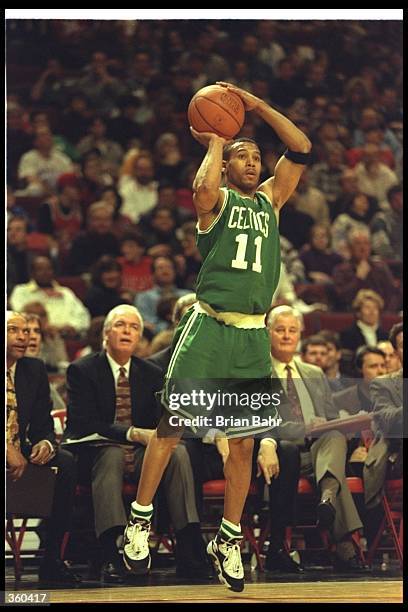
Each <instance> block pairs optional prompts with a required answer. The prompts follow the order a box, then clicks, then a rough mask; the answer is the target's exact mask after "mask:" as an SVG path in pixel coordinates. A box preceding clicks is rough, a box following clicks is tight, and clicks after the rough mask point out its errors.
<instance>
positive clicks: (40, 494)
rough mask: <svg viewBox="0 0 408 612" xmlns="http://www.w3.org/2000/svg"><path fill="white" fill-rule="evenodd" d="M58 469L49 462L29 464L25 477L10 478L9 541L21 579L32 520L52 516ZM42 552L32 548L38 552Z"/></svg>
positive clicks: (18, 576)
mask: <svg viewBox="0 0 408 612" xmlns="http://www.w3.org/2000/svg"><path fill="white" fill-rule="evenodd" d="M57 472H58V468H56V467H49V466H47V465H44V466H37V465H34V464H32V463H29V464H28V466H27V468H26V470H25V472H24V474H23V475H22V477H21V478H20V479H19V480H17V481H15V482H14V481H12V480H11V478H10V477H9V476H8V475H7V479H6V532H5V536H6V541H7V543H8V545H9V546H10V549H11V552H12V554H13V561H14V576H15V579H16V580H20V578H21V575H22V567H23V566H22V560H21V549H22V545H23V540H24V536H25V534H26V533H27V531H33V530H35V527H30V526H29V525H28V521H29V520H31V519H44V518H48V517H49V516H50V514H51V510H52V502H53V498H54V487H55V478H56V474H57ZM37 552H38V551H30V553H34V554H36V553H37Z"/></svg>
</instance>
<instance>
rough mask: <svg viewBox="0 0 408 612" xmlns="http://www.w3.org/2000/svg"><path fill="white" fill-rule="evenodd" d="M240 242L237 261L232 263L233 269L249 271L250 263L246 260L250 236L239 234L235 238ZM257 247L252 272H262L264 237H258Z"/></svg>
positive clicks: (236, 256) (255, 241)
mask: <svg viewBox="0 0 408 612" xmlns="http://www.w3.org/2000/svg"><path fill="white" fill-rule="evenodd" d="M235 241H236V242H238V248H237V252H236V253H235V259H233V260H232V261H231V266H232V268H238V269H239V270H247V269H248V261H247V260H246V259H245V255H246V250H247V245H248V234H238V236H237V237H236V238H235ZM254 244H255V247H256V252H255V261H254V262H253V263H252V270H253V271H254V272H259V273H261V272H262V265H261V248H262V236H257V237H256V238H255V240H254Z"/></svg>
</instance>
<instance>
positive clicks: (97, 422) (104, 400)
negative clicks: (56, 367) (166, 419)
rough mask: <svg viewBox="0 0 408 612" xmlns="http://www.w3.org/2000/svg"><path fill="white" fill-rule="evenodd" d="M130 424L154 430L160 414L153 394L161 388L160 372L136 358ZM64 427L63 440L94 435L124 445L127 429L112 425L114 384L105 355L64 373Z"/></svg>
mask: <svg viewBox="0 0 408 612" xmlns="http://www.w3.org/2000/svg"><path fill="white" fill-rule="evenodd" d="M129 379H130V387H131V402H132V424H133V425H134V426H135V427H141V428H145V429H155V428H156V426H157V424H158V421H159V418H160V414H161V409H160V407H159V404H158V402H157V400H156V397H155V393H156V392H157V391H160V390H161V388H162V376H161V372H160V370H159V369H158V368H157V367H156V366H154V365H153V364H150V363H147V362H146V361H143V360H142V359H139V358H137V357H132V358H131V365H130V374H129ZM67 389H68V404H67V426H66V430H65V433H64V436H63V441H64V440H65V439H66V438H80V437H83V436H87V435H90V434H93V433H98V434H99V435H101V436H105V437H107V438H111V439H112V440H116V441H118V442H121V443H124V442H125V443H126V432H127V430H128V429H129V428H128V427H127V426H126V425H123V424H120V423H114V421H115V411H116V390H115V381H114V379H113V374H112V370H111V367H110V365H109V362H108V359H107V357H106V353H105V351H102V352H100V353H92V354H91V355H87V356H86V357H82V358H81V359H78V360H77V361H74V362H73V363H71V365H70V366H69V367H68V370H67Z"/></svg>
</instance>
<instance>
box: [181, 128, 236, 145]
mask: <svg viewBox="0 0 408 612" xmlns="http://www.w3.org/2000/svg"><path fill="white" fill-rule="evenodd" d="M190 132H191V134H192V135H193V136H194V138H195V139H196V140H197V141H198V142H199V143H200V144H202V145H203V146H204V147H206V148H208V145H209V144H210V140H220V141H221V143H222V145H223V146H224V145H226V144H227V143H228V142H231V141H230V140H227V139H226V138H222V137H221V136H218V135H217V134H214V133H213V132H197V130H195V129H194V128H193V127H191V125H190Z"/></svg>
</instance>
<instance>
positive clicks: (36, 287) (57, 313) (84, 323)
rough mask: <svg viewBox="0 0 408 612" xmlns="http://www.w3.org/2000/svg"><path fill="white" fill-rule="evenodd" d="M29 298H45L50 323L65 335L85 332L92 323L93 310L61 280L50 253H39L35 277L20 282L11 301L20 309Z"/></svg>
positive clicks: (32, 300) (36, 299)
mask: <svg viewBox="0 0 408 612" xmlns="http://www.w3.org/2000/svg"><path fill="white" fill-rule="evenodd" d="M29 302H41V304H43V305H44V306H45V308H46V309H47V313H48V316H49V320H50V325H53V326H55V327H56V328H57V329H58V330H59V332H60V333H61V334H62V335H64V336H67V337H76V336H78V335H83V334H84V333H85V332H86V331H87V329H88V327H89V323H90V320H91V319H90V316H89V312H88V311H87V309H86V308H85V306H84V305H83V304H82V302H81V301H80V300H79V299H78V298H77V297H76V295H75V294H74V293H73V291H71V289H69V288H68V287H63V286H61V285H60V284H59V283H57V281H56V280H55V273H54V269H53V265H52V262H51V260H50V258H49V257H44V256H38V257H36V258H35V259H34V260H33V263H32V268H31V280H30V281H29V282H28V283H24V284H22V285H16V287H14V289H13V292H12V294H11V296H10V305H11V307H12V308H13V310H16V311H18V312H20V311H22V310H23V309H24V306H25V305H26V304H27V303H29Z"/></svg>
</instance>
